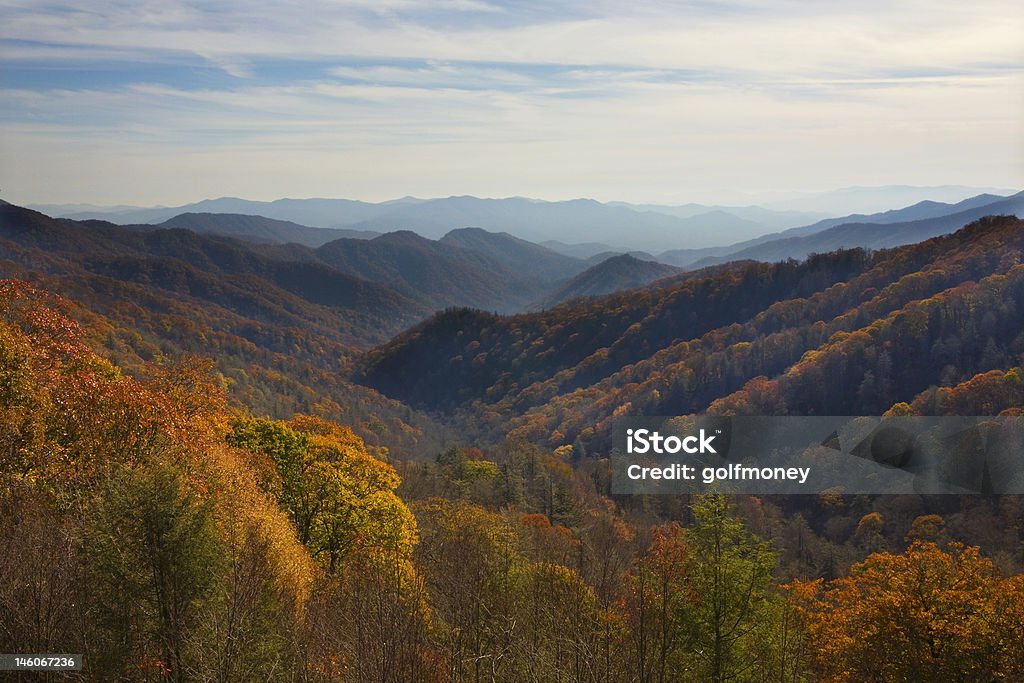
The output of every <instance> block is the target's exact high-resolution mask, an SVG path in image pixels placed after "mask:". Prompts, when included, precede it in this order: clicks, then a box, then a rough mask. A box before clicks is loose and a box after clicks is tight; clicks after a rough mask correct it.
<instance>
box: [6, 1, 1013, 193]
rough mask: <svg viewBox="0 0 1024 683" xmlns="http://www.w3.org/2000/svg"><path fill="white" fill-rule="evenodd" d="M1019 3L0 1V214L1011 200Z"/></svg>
mask: <svg viewBox="0 0 1024 683" xmlns="http://www.w3.org/2000/svg"><path fill="white" fill-rule="evenodd" d="M1022 35H1024V9H1022V8H1021V6H1020V2H1019V0H977V1H975V2H971V3H968V2H964V1H963V0H958V1H956V2H951V1H949V0H915V1H900V0H859V1H858V2H849V1H848V0H812V1H798V0H735V1H727V2H711V1H701V0H697V1H693V2H685V1H683V2H679V1H675V2H665V1H663V0H653V1H651V2H645V3H625V2H616V3H612V2H607V1H606V0H583V1H576V0H519V1H505V0H501V1H490V0H440V1H433V2H419V1H417V0H341V1H337V2H328V1H326V0H322V1H312V2H287V3H286V2H279V1H273V0H232V1H225V2H212V1H208V0H157V1H149V0H87V1H83V2H50V1H48V0H0V102H2V103H3V104H2V105H0V197H3V198H4V199H6V200H8V201H12V202H15V203H22V204H29V203H76V202H82V203H92V204H99V205H115V204H129V205H158V204H159V205H177V204H184V203H187V202H190V201H195V200H199V199H203V198H209V197H219V196H238V197H244V198H247V199H260V200H270V199H276V198H280V197H345V198H351V199H364V200H368V201H380V200H385V199H391V198H395V197H400V196H404V195H414V196H420V197H438V196H449V195H459V194H472V195H476V196H481V197H506V196H527V197H535V198H541V199H568V198H574V197H591V198H595V199H599V200H602V201H609V200H624V201H633V202H656V203H684V202H689V201H705V202H728V201H730V200H731V201H733V202H734V203H736V202H739V201H740V200H742V199H751V200H755V199H757V198H758V197H764V196H776V193H788V192H795V191H824V190H830V189H834V188H839V187H846V186H854V185H860V186H876V185H887V184H910V185H943V184H959V185H971V186H989V187H1009V188H1024V41H1022V40H1021V36H1022Z"/></svg>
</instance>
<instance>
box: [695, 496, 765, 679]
mask: <svg viewBox="0 0 1024 683" xmlns="http://www.w3.org/2000/svg"><path fill="white" fill-rule="evenodd" d="M692 510H693V515H694V518H695V519H696V524H695V526H694V527H693V528H692V529H690V530H689V533H688V534H687V536H688V541H689V546H690V552H691V553H692V556H693V561H694V567H695V568H694V574H693V592H694V594H695V595H696V596H697V600H698V602H697V604H696V607H695V617H696V626H697V628H696V638H695V642H694V658H695V662H696V665H697V670H696V671H695V676H694V678H695V680H708V681H713V682H714V683H721V682H722V681H735V680H760V679H761V676H760V672H759V671H758V667H759V666H760V665H762V664H763V662H764V659H765V655H764V653H763V652H762V651H761V645H762V643H760V642H759V638H760V635H761V633H762V632H763V631H765V630H766V629H769V627H770V621H771V614H772V610H771V605H772V602H773V596H772V593H771V592H770V591H771V587H772V570H773V568H774V566H775V557H774V554H773V553H772V551H771V550H770V548H769V545H768V543H767V542H765V541H761V540H758V539H757V538H755V537H754V536H753V535H751V534H750V533H749V532H748V531H747V530H746V528H745V527H744V525H743V522H742V521H741V520H740V519H739V518H737V517H736V516H735V515H734V514H733V510H732V506H731V505H730V503H729V501H728V499H727V498H726V497H725V496H724V495H722V494H718V493H711V494H707V495H705V496H702V497H701V498H699V499H698V500H697V501H696V502H695V503H694V504H693V506H692Z"/></svg>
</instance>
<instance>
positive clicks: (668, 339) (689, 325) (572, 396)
mask: <svg viewBox="0 0 1024 683" xmlns="http://www.w3.org/2000/svg"><path fill="white" fill-rule="evenodd" d="M1022 227H1024V224H1022V222H1021V221H1020V220H1019V219H1016V218H1014V217H1005V218H986V219H983V220H981V221H977V222H975V223H972V224H971V225H968V226H966V227H964V228H962V229H961V230H959V231H957V232H956V233H954V234H952V235H948V236H944V237H938V238H933V239H930V240H928V241H925V242H922V243H920V244H915V245H910V246H907V247H900V248H895V249H889V250H881V251H877V252H868V251H865V250H863V249H854V250H846V251H838V252H832V253H828V254H820V255H816V256H813V257H812V258H810V259H808V260H806V261H803V262H797V261H785V262H781V263H777V264H761V263H742V262H741V263H734V264H730V265H729V266H728V267H726V268H725V269H724V270H722V271H720V272H709V273H706V274H705V276H704V277H701V276H700V274H687V275H683V276H679V277H678V278H677V279H676V280H671V279H670V280H663V281H661V282H659V283H658V284H657V285H656V286H654V287H651V288H648V289H642V290H637V291H632V292H628V293H623V294H616V295H611V296H608V297H603V298H599V299H595V300H591V301H585V302H577V303H572V304H567V305H565V306H561V307H556V308H554V309H551V310H549V311H544V312H541V313H534V314H524V315H518V316H510V317H498V316H492V315H486V314H483V313H480V312H476V311H468V310H452V311H447V312H444V313H441V314H438V315H436V316H435V317H433V318H432V319H430V320H428V321H427V322H425V323H422V324H420V325H418V326H416V327H414V328H412V329H411V330H409V331H407V332H405V333H403V334H401V335H399V336H398V337H396V338H395V339H394V340H392V341H391V342H389V343H388V344H386V345H384V346H382V347H380V348H378V349H375V350H373V351H372V352H370V353H369V354H368V355H367V356H366V358H365V360H364V366H363V367H364V370H363V372H364V377H365V381H366V382H367V383H368V384H369V385H370V386H373V387H376V388H378V389H380V390H381V391H382V392H383V393H385V394H386V395H389V396H392V397H394V398H397V399H400V400H402V401H405V402H407V403H410V404H412V405H414V406H423V407H426V406H428V405H429V406H431V407H432V409H434V410H438V409H440V410H445V411H448V412H449V413H451V414H454V415H458V416H460V418H462V419H463V420H464V421H465V424H466V425H467V428H470V429H471V428H473V427H478V428H480V429H482V430H483V433H484V434H487V433H490V434H494V433H499V434H503V433H508V434H512V435H515V436H519V437H523V438H526V439H529V440H531V441H534V442H538V443H546V444H547V445H550V446H551V447H555V446H560V445H566V444H575V443H577V441H578V440H579V442H580V443H581V444H582V445H583V446H584V447H590V448H597V449H598V450H600V449H601V448H603V447H606V446H607V444H608V441H607V429H608V425H609V418H611V417H612V416H613V415H614V414H616V413H619V414H631V415H686V414H690V413H701V412H708V411H710V412H715V413H723V414H770V415H774V414H796V415H801V414H823V415H829V414H831V415H836V414H838V415H847V414H851V415H852V414H875V415H880V414H882V413H883V412H885V411H887V410H889V409H890V408H892V407H893V405H894V404H895V403H898V402H906V403H908V404H911V405H913V406H916V407H917V409H918V410H920V411H921V412H924V413H926V414H927V413H932V412H936V411H939V412H941V411H942V410H943V409H944V408H943V406H942V405H941V404H937V403H936V402H935V401H928V400H927V399H926V398H924V397H923V396H922V392H925V393H928V392H930V393H928V395H929V396H935V395H937V394H936V389H935V388H936V387H940V388H941V387H945V388H947V389H949V391H951V392H957V391H960V390H958V389H957V388H956V387H957V386H958V385H960V384H961V383H964V384H963V387H964V388H963V389H962V390H963V391H967V390H972V389H971V388H972V387H977V386H978V384H979V382H980V379H978V380H975V381H974V382H972V378H975V376H977V375H981V374H983V373H988V372H992V371H1001V372H1008V371H1010V370H1011V369H1012V368H1014V367H1016V366H1017V365H1018V364H1019V362H1020V354H1021V353H1022V352H1024V336H1021V327H1020V321H1021V320H1022V319H1024V289H1022V284H1021V283H1022V282H1024V269H1022V268H1024V267H1022V266H1020V265H1019V263H1020V260H1021V254H1022V252H1024V231H1022ZM939 393H941V392H939ZM1015 396H1016V394H1015V393H1013V392H1012V391H1008V392H1007V393H1005V394H1004V395H1000V396H990V397H989V398H988V399H987V400H988V404H987V408H986V409H985V410H984V413H985V414H990V413H998V412H999V411H1001V410H1003V409H1007V408H1012V407H1014V406H1015V405H1016V403H1015V401H1016V398H1015ZM487 430H490V431H489V432H488V431H487Z"/></svg>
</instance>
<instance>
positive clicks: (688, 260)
mask: <svg viewBox="0 0 1024 683" xmlns="http://www.w3.org/2000/svg"><path fill="white" fill-rule="evenodd" d="M1022 195H1024V193H1017V194H1014V195H1010V196H1005V197H1004V196H999V195H992V194H981V195H977V196H974V197H969V198H967V199H964V200H962V201H960V202H957V203H955V204H946V203H943V202H934V201H923V202H918V203H917V204H913V205H911V206H907V207H904V208H901V209H890V210H887V211H882V212H880V213H875V214H870V215H865V214H851V215H849V216H842V217H839V218H827V219H823V220H820V221H817V222H815V223H812V224H809V225H804V226H799V227H795V228H790V229H788V230H784V231H781V232H776V233H770V234H766V235H762V236H760V237H756V238H754V239H751V240H746V241H744V242H738V243H736V244H733V245H730V246H726V247H711V248H705V249H675V250H669V251H665V252H662V253H660V254H658V257H657V258H658V260H660V261H662V262H664V263H670V264H673V265H677V266H680V267H701V266H704V265H710V264H714V263H724V262H726V261H729V260H733V259H745V258H752V259H756V260H772V259H773V258H800V257H802V256H803V255H806V254H807V253H810V252H811V251H821V250H824V251H831V250H832V249H836V248H839V247H840V246H876V247H877V246H897V245H899V244H909V243H911V242H913V241H916V240H917V239H924V238H925V237H918V236H917V235H918V234H924V232H927V230H926V229H925V230H924V231H923V232H919V233H915V234H914V235H910V236H909V238H908V239H906V240H905V241H894V242H892V243H886V244H868V243H866V242H865V243H863V244H861V243H860V242H854V243H843V244H838V243H831V246H829V244H830V243H829V242H828V239H829V238H825V239H824V240H820V239H819V240H809V242H811V243H814V246H813V247H811V248H809V249H808V251H806V252H803V254H801V253H800V248H799V246H798V245H799V244H801V243H800V242H798V241H797V238H801V237H805V236H810V235H815V234H821V233H825V232H826V231H828V230H830V229H831V228H835V227H838V226H842V225H891V224H897V223H908V222H915V221H924V220H928V219H936V223H935V224H934V225H935V226H936V228H935V229H936V230H939V232H934V233H932V234H928V235H926V236H927V237H934V236H935V235H939V234H942V231H943V230H944V229H945V228H946V227H948V226H949V225H955V224H956V223H957V221H964V222H967V221H970V220H973V219H974V218H978V217H981V216H984V215H987V214H998V213H1005V212H1006V210H1007V208H1009V209H1013V210H1012V211H1010V213H1015V212H1016V211H1019V209H1016V208H1014V207H1016V206H1018V204H1017V201H1018V199H1019V198H1020V197H1021V196H1022ZM1006 201H1009V202H1010V204H1005V202H1006ZM946 216H951V217H952V216H955V218H954V219H953V220H952V221H944V220H942V219H943V217H946ZM960 224H961V225H962V224H963V223H960ZM922 225H923V224H922ZM840 232H841V231H840ZM840 232H833V233H830V234H831V235H832V236H836V235H839V234H840ZM875 232H878V233H884V231H875ZM872 234H873V233H872ZM768 243H778V245H777V246H776V247H764V248H761V247H760V246H759V245H766V244H768ZM783 244H785V245H790V247H791V250H787V248H786V247H785V246H780V245H783Z"/></svg>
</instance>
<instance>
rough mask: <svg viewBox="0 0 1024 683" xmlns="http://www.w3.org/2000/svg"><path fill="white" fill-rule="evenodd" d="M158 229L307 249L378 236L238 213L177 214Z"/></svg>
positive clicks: (377, 235) (376, 234)
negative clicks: (288, 244) (312, 226)
mask: <svg viewBox="0 0 1024 683" xmlns="http://www.w3.org/2000/svg"><path fill="white" fill-rule="evenodd" d="M158 227H161V228H184V229H186V230H191V231H193V232H198V233H204V234H212V235H226V236H229V237H237V238H239V239H243V240H249V241H264V242H269V243H272V244H287V243H290V242H294V243H296V244H302V245H305V246H307V247H313V248H316V247H319V246H323V245H324V244H327V243H328V242H331V241H333V240H336V239H342V238H350V239H365V240H368V239H373V238H374V237H379V236H380V233H378V232H372V231H362V230H344V229H340V228H311V227H309V226H306V225H299V224H298V223H292V222H291V221H279V220H274V219H273V218H265V217H263V216H247V215H245V214H238V213H181V214H178V215H177V216H174V217H173V218H169V219H167V220H166V221H164V222H163V223H159V224H158Z"/></svg>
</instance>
